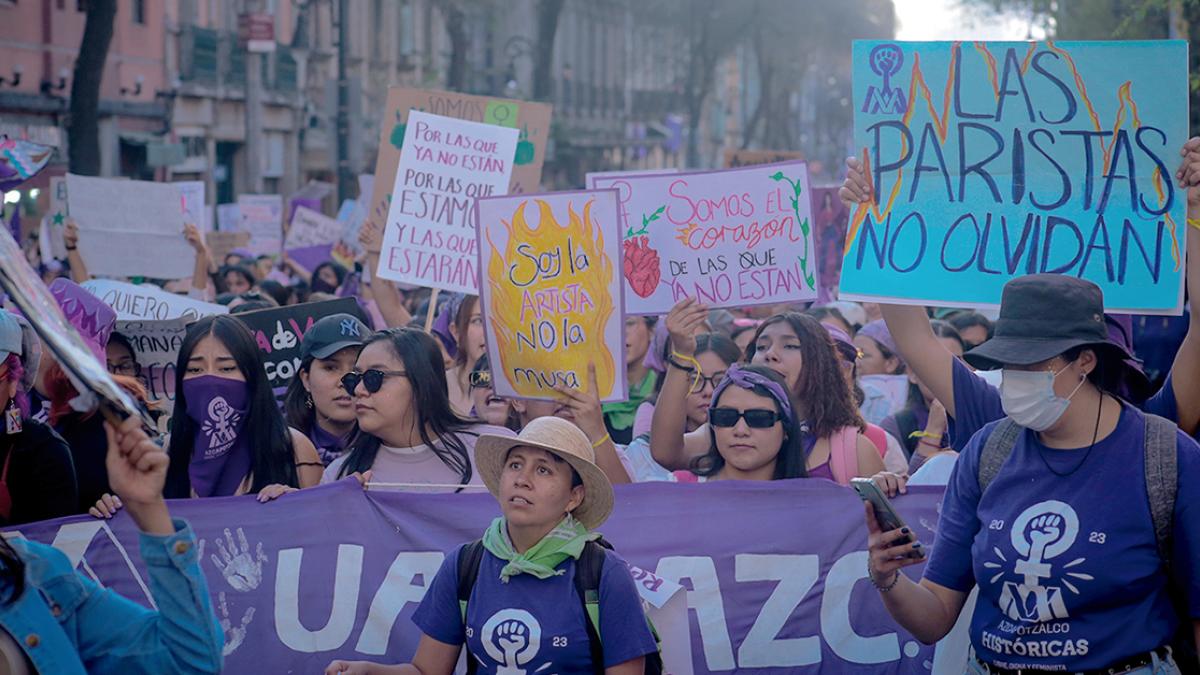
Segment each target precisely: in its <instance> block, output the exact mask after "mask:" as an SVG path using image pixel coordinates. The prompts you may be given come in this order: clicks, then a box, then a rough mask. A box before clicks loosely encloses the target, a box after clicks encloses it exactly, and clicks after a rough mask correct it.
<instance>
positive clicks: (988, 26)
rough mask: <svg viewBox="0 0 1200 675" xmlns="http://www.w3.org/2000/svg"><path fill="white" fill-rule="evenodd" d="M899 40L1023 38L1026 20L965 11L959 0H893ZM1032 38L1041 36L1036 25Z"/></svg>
mask: <svg viewBox="0 0 1200 675" xmlns="http://www.w3.org/2000/svg"><path fill="white" fill-rule="evenodd" d="M893 1H894V3H895V6H896V19H897V27H896V38H897V39H899V40H1024V39H1026V37H1027V36H1028V30H1029V25H1028V21H1026V20H1022V19H1021V18H1019V17H1013V16H995V15H986V14H984V15H980V14H977V13H972V12H967V11H966V10H964V9H963V8H962V6H961V0H893ZM1034 37H1035V38H1040V37H1044V35H1043V33H1042V31H1040V30H1038V29H1036V28H1035V30H1034Z"/></svg>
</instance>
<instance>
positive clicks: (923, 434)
mask: <svg viewBox="0 0 1200 675" xmlns="http://www.w3.org/2000/svg"><path fill="white" fill-rule="evenodd" d="M944 435H945V434H931V433H929V432H928V431H914V432H912V433H911V434H909V435H908V437H909V438H937V439H940V438H941V437H942V436H944Z"/></svg>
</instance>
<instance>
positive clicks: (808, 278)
mask: <svg viewBox="0 0 1200 675" xmlns="http://www.w3.org/2000/svg"><path fill="white" fill-rule="evenodd" d="M771 180H773V181H775V182H776V183H779V182H784V181H786V182H787V184H788V185H791V186H792V212H793V213H795V214H796V222H797V223H800V231H801V232H802V233H803V234H804V252H803V253H802V254H800V255H798V256H796V258H797V259H798V260H799V261H800V271H801V272H802V273H803V274H804V281H805V282H807V283H808V287H809V288H816V287H817V285H816V280H815V279H814V278H813V272H812V271H810V270H809V269H808V259H809V256H810V255H811V251H810V250H809V246H808V244H809V240H810V237H809V231H810V229H811V228H810V227H809V224H808V218H801V217H800V193H801V192H803V189H802V188H801V187H800V181H798V180H792V179H791V178H788V177H787V176H785V175H783V172H782V171H776V172H775V173H774V174H773V175H772V176H771Z"/></svg>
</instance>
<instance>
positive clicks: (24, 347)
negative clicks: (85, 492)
mask: <svg viewBox="0 0 1200 675" xmlns="http://www.w3.org/2000/svg"><path fill="white" fill-rule="evenodd" d="M35 373H37V337H36V336H35V335H34V334H33V329H32V328H28V327H26V325H24V324H22V323H21V322H20V320H18V319H17V317H16V316H14V315H13V314H10V313H8V312H6V311H4V310H3V309H0V414H2V415H3V417H4V422H3V428H2V429H0V434H2V435H0V486H3V487H2V488H0V526H9V525H21V524H23V523H32V522H35V521H38V520H49V519H51V518H58V517H61V516H69V515H71V514H74V513H78V503H79V491H78V489H77V487H76V485H75V466H74V464H73V463H72V462H71V449H70V447H68V446H67V443H66V441H64V440H63V439H62V438H61V437H59V435H58V434H56V433H54V431H53V430H52V429H50V427H49V426H47V425H46V424H44V423H42V422H38V421H37V420H34V419H31V418H30V417H29V397H28V395H27V394H26V391H27V390H28V389H29V387H30V386H32V383H33V377H34V374H35ZM2 663H3V661H0V665H2ZM0 670H2V669H0Z"/></svg>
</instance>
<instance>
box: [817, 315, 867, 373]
mask: <svg viewBox="0 0 1200 675" xmlns="http://www.w3.org/2000/svg"><path fill="white" fill-rule="evenodd" d="M821 326H822V327H823V328H824V329H825V332H827V333H829V337H831V338H833V346H834V347H836V348H837V351H838V355H839V356H841V357H842V360H843V361H846V362H847V363H851V364H853V363H854V362H856V361H858V347H855V346H854V340H851V339H850V336H849V335H847V334H846V331H844V330H842V329H841V328H838V327H837V326H830V325H828V324H821Z"/></svg>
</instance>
